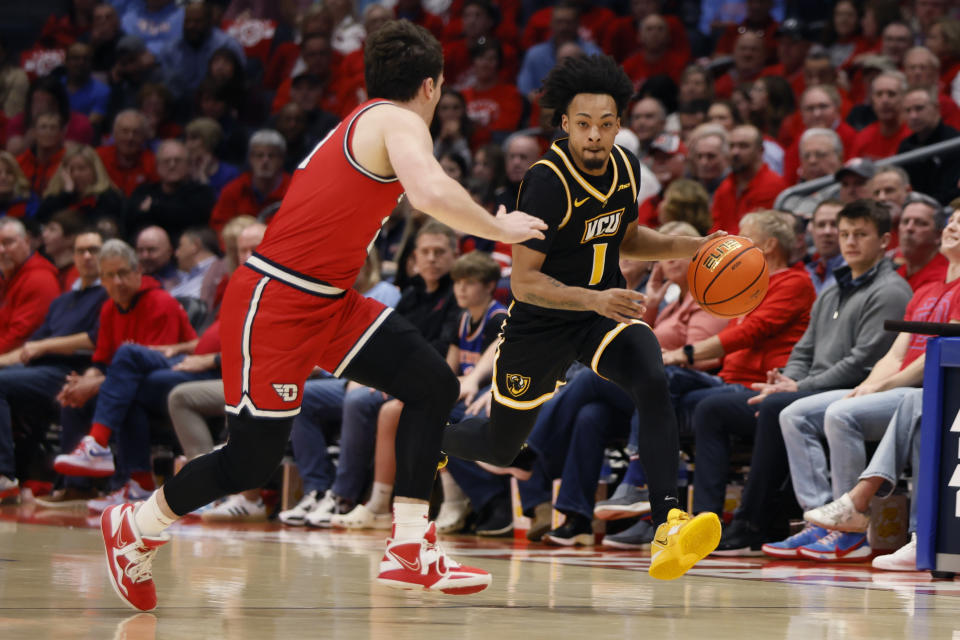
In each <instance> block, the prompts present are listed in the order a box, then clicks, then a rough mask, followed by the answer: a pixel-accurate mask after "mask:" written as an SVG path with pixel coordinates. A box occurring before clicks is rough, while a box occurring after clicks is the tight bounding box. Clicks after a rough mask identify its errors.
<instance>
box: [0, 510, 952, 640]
mask: <svg viewBox="0 0 960 640" xmlns="http://www.w3.org/2000/svg"><path fill="white" fill-rule="evenodd" d="M97 522H98V519H97V517H96V516H94V515H93V514H89V515H88V514H86V513H83V512H81V511H77V510H75V511H70V512H63V511H58V510H43V509H37V508H34V507H31V506H23V507H4V508H2V509H0V638H2V639H3V640H14V639H21V638H22V639H30V640H35V639H38V638H56V639H58V640H61V639H68V638H77V639H85V638H90V639H94V638H98V639H99V638H126V639H136V640H152V639H154V638H231V639H244V638H250V639H251V640H253V639H256V640H263V639H265V638H304V637H318V638H387V639H389V640H401V639H403V638H415V639H417V640H429V639H432V638H441V639H444V640H453V639H458V638H466V639H471V638H476V639H484V640H488V639H494V640H505V639H507V638H524V639H529V640H533V639H539V638H545V639H551V640H552V639H558V638H588V639H590V640H600V639H605V638H617V639H626V638H635V637H643V638H650V639H654V638H662V639H674V638H677V639H679V638H735V639H737V640H743V639H746V638H764V640H773V639H780V638H783V639H785V640H815V639H819V638H829V639H831V640H838V639H841V638H864V639H875V638H923V639H926V638H947V639H949V640H960V580H957V581H956V582H949V581H934V580H932V579H931V578H930V576H929V574H925V573H909V574H895V573H881V572H874V571H873V570H872V569H871V568H870V566H869V565H867V564H855V565H848V566H837V565H832V566H825V565H814V564H810V563H802V562H781V561H767V560H761V559H724V560H720V559H707V560H705V561H704V562H703V563H702V564H701V565H698V567H696V568H695V569H694V570H693V571H691V573H690V574H688V575H687V576H686V577H684V578H681V579H680V580H677V581H674V582H656V581H654V580H652V579H650V578H649V577H648V576H647V573H646V569H647V565H648V560H647V553H646V552H642V553H635V552H623V551H621V552H609V551H602V550H601V548H600V547H597V548H596V549H593V550H586V551H583V550H567V549H560V550H558V549H556V548H551V547H546V546H542V545H528V544H526V543H525V542H519V541H517V542H514V541H512V540H503V539H500V540H479V539H477V538H473V537H449V538H446V539H445V545H446V546H447V547H448V548H449V549H450V550H451V551H452V553H451V555H452V556H453V557H455V558H458V559H461V560H464V561H467V560H469V562H470V563H472V564H475V565H477V566H481V567H483V568H485V569H488V570H490V571H491V572H492V573H493V576H494V581H493V585H492V586H491V587H490V588H489V589H488V590H486V591H484V592H482V593H480V594H477V595H473V596H464V597H452V596H434V595H430V596H426V595H423V594H412V593H409V592H398V591H393V590H390V589H386V588H382V587H379V586H375V585H374V584H373V583H372V580H371V578H372V576H373V575H374V574H375V572H376V567H377V564H378V562H379V560H380V554H381V553H382V550H383V538H384V535H383V533H382V532H377V533H349V532H335V531H327V530H304V529H294V528H285V527H282V526H280V525H274V524H265V525H244V526H211V525H201V524H178V525H175V527H174V528H173V529H172V530H171V531H172V533H173V535H174V540H173V541H172V542H171V543H170V544H168V545H167V546H165V547H164V548H163V549H162V550H161V551H160V554H159V555H158V556H157V560H156V561H155V562H154V579H155V580H156V582H157V588H158V592H159V598H160V606H159V607H158V608H157V610H156V611H155V612H153V613H152V614H137V613H136V612H135V611H133V610H131V609H128V608H127V607H126V606H125V605H124V604H122V603H121V601H120V599H119V598H117V596H116V595H115V594H114V592H113V590H112V588H111V586H110V584H109V583H108V581H107V574H106V568H105V566H104V559H103V548H102V543H101V541H100V536H99V530H98V529H97V528H94V527H95V526H96V525H97Z"/></svg>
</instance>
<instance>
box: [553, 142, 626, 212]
mask: <svg viewBox="0 0 960 640" xmlns="http://www.w3.org/2000/svg"><path fill="white" fill-rule="evenodd" d="M550 148H551V149H553V150H554V151H555V152H556V154H557V155H558V156H560V159H561V160H563V164H565V165H566V167H567V170H568V171H570V175H572V176H573V178H574V180H576V181H577V182H579V183H580V186H581V187H583V189H584V190H585V191H586V192H587V193H589V194H590V195H592V196H593V197H594V198H596V199H597V200H599V201H600V202H601V203H602V204H607V200H609V199H610V196H612V195H613V194H614V193H616V191H617V183H618V182H619V181H620V180H619V170H618V169H617V162H616V161H615V160H614V162H613V183H612V184H611V185H610V191H609V192H608V193H607V195H603V194H602V193H600V192H599V191H597V190H596V189H595V188H594V187H593V186H592V185H591V184H590V183H589V182H587V180H586V178H584V177H583V176H582V175H580V171H579V170H578V169H577V167H576V166H575V165H574V164H573V162H571V161H570V158H568V157H567V154H565V153H564V152H563V150H562V149H561V148H560V147H559V146H558V145H557V143H556V142H554V143H553V144H552V145H551V146H550Z"/></svg>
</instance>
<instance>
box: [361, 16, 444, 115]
mask: <svg viewBox="0 0 960 640" xmlns="http://www.w3.org/2000/svg"><path fill="white" fill-rule="evenodd" d="M363 58H364V64H365V67H366V68H365V76H366V81H367V93H368V95H369V96H370V97H371V98H386V99H387V100H397V101H399V102H406V101H408V100H412V99H413V98H414V96H416V95H417V91H419V90H420V84H421V83H422V82H423V81H424V80H425V79H427V78H433V80H434V81H437V80H439V79H440V72H442V71H443V51H442V49H441V48H440V43H439V42H437V39H436V38H434V37H433V35H431V34H430V32H429V31H427V30H426V29H424V28H423V27H421V26H419V25H415V24H413V23H411V22H408V21H406V20H393V21H391V22H388V23H387V24H386V25H384V26H383V27H381V28H380V29H378V30H377V31H376V33H374V34H372V35H371V36H370V37H369V38H367V42H366V44H365V45H364V50H363Z"/></svg>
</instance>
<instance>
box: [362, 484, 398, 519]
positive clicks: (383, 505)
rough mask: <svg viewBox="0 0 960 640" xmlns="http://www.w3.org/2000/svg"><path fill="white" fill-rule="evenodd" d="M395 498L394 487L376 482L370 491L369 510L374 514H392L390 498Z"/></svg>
mask: <svg viewBox="0 0 960 640" xmlns="http://www.w3.org/2000/svg"><path fill="white" fill-rule="evenodd" d="M392 496H393V485H392V484H387V483H386V482H374V483H373V489H372V490H371V491H370V501H369V502H367V509H369V510H370V511H372V512H373V513H390V498H391V497H392Z"/></svg>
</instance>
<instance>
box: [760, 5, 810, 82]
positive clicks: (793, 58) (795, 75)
mask: <svg viewBox="0 0 960 640" xmlns="http://www.w3.org/2000/svg"><path fill="white" fill-rule="evenodd" d="M811 40H812V38H811V37H810V34H809V33H808V32H807V28H806V25H804V24H803V23H801V22H799V21H798V20H796V19H794V18H789V19H787V20H784V21H783V24H781V25H780V26H779V27H778V28H777V63H776V64H772V65H769V66H767V67H765V68H764V69H763V72H762V73H761V74H760V75H761V76H762V77H767V76H779V77H781V78H783V79H785V80H786V81H787V82H789V83H790V88H791V89H792V90H793V97H794V99H796V98H798V97H799V96H801V95H803V90H804V89H805V88H806V84H805V82H804V78H803V65H804V61H805V60H806V59H807V53H809V51H810V45H811Z"/></svg>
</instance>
